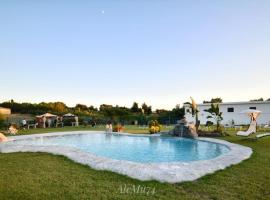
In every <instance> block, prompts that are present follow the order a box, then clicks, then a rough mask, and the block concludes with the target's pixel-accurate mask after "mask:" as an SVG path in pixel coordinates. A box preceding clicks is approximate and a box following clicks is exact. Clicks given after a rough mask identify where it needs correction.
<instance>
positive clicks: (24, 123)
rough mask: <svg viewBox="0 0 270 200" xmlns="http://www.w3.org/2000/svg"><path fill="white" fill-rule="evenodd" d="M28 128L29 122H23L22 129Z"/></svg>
mask: <svg viewBox="0 0 270 200" xmlns="http://www.w3.org/2000/svg"><path fill="white" fill-rule="evenodd" d="M26 127H27V121H26V120H25V119H23V120H22V128H23V130H25V129H26Z"/></svg>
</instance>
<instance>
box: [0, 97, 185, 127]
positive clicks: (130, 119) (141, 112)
mask: <svg viewBox="0 0 270 200" xmlns="http://www.w3.org/2000/svg"><path fill="white" fill-rule="evenodd" d="M0 107H5V108H10V109H11V111H12V113H21V114H31V115H41V114H44V113H47V112H50V113H53V114H57V115H63V114H66V113H73V114H75V115H78V116H80V117H81V118H85V119H89V120H94V121H96V122H97V123H106V122H108V121H114V122H121V123H124V124H132V123H138V124H147V123H148V122H149V121H150V120H158V121H159V122H160V123H162V124H175V123H176V121H177V120H179V119H181V118H183V116H184V114H185V113H184V112H185V111H184V108H183V107H180V105H176V106H175V108H173V109H172V110H164V109H157V110H155V111H153V109H152V106H150V105H147V104H146V103H143V104H142V105H139V104H138V103H137V102H134V103H133V105H132V106H131V107H130V108H128V107H123V106H118V105H116V106H113V105H109V104H101V105H100V106H99V108H96V107H94V106H87V105H84V104H77V105H76V106H74V107H68V106H67V105H66V104H65V103H63V102H48V103H47V102H41V103H18V102H15V101H14V100H10V101H6V102H2V103H0Z"/></svg>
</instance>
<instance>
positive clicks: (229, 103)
mask: <svg viewBox="0 0 270 200" xmlns="http://www.w3.org/2000/svg"><path fill="white" fill-rule="evenodd" d="M219 104H220V105H247V104H270V101H239V102H224V103H219ZM210 105H211V103H201V104H198V106H210Z"/></svg>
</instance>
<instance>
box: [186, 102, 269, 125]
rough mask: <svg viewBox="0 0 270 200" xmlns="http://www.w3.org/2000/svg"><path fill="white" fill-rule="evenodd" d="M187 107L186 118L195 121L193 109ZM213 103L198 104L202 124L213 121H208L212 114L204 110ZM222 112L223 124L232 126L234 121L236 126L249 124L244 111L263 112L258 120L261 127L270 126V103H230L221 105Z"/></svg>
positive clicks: (187, 105)
mask: <svg viewBox="0 0 270 200" xmlns="http://www.w3.org/2000/svg"><path fill="white" fill-rule="evenodd" d="M184 107H185V113H186V115H185V117H186V118H187V120H188V121H195V117H194V116H192V114H191V107H190V105H189V104H184ZM210 107H211V103H205V104H198V105H197V109H198V110H199V113H198V118H199V120H200V123H201V124H206V122H207V121H212V122H214V121H213V120H211V119H207V116H209V115H210V114H209V113H207V112H205V111H204V110H206V109H209V108H210ZM219 109H220V112H222V113H223V114H222V117H223V120H222V121H221V124H223V125H225V124H228V125H231V124H232V121H233V122H234V124H235V125H243V124H249V123H250V119H249V117H248V116H247V115H246V114H243V113H241V111H243V110H247V109H255V110H260V111H262V113H261V115H260V116H259V117H258V119H257V123H258V124H259V125H263V124H270V101H254V102H228V103H220V104H219Z"/></svg>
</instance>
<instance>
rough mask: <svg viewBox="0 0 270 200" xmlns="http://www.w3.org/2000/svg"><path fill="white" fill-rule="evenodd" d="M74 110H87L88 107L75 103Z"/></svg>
mask: <svg viewBox="0 0 270 200" xmlns="http://www.w3.org/2000/svg"><path fill="white" fill-rule="evenodd" d="M75 110H78V111H79V112H81V111H88V107H87V106H86V105H84V104H76V106H75Z"/></svg>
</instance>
